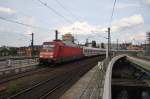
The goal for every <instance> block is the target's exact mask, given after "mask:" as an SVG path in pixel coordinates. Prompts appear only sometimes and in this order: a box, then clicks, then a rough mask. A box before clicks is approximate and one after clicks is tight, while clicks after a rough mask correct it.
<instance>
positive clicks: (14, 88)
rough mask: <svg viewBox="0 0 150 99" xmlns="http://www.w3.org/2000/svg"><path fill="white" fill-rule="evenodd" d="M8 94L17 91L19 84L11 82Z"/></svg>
mask: <svg viewBox="0 0 150 99" xmlns="http://www.w3.org/2000/svg"><path fill="white" fill-rule="evenodd" d="M6 92H7V93H8V94H13V93H16V92H17V85H16V84H10V85H9V86H8V88H7V91H6Z"/></svg>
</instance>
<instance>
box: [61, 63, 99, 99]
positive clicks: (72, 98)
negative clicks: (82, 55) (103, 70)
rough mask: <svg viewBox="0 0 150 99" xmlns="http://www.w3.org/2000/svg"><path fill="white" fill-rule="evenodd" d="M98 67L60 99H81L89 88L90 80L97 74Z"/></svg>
mask: <svg viewBox="0 0 150 99" xmlns="http://www.w3.org/2000/svg"><path fill="white" fill-rule="evenodd" d="M97 67H98V66H97V65H96V66H95V67H93V68H92V69H91V70H90V71H88V72H87V73H86V74H85V75H84V76H83V77H82V78H80V79H79V80H78V81H77V82H76V83H75V84H74V85H73V86H72V87H71V88H70V89H69V90H68V91H66V93H65V94H64V95H63V96H61V97H60V99H80V96H81V95H82V93H83V92H84V91H85V90H86V88H87V87H88V85H89V83H90V80H91V79H92V77H93V75H94V73H95V72H96V69H97Z"/></svg>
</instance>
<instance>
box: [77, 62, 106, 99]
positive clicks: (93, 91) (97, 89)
mask: <svg viewBox="0 0 150 99" xmlns="http://www.w3.org/2000/svg"><path fill="white" fill-rule="evenodd" d="M107 66H108V60H104V61H103V62H98V65H97V67H96V68H97V69H96V71H95V73H94V74H93V77H92V78H91V80H90V82H89V83H88V86H87V87H86V89H85V90H84V91H83V92H82V94H81V96H80V97H79V99H102V94H103V86H104V78H105V72H106V69H107Z"/></svg>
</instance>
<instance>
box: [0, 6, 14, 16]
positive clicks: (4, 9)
mask: <svg viewBox="0 0 150 99" xmlns="http://www.w3.org/2000/svg"><path fill="white" fill-rule="evenodd" d="M0 13H6V14H14V13H16V10H15V9H12V8H8V7H0Z"/></svg>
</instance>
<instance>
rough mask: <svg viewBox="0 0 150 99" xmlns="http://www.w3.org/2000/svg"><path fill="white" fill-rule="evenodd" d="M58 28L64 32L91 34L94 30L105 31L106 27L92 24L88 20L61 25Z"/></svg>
mask: <svg viewBox="0 0 150 99" xmlns="http://www.w3.org/2000/svg"><path fill="white" fill-rule="evenodd" d="M58 30H59V31H60V32H61V33H62V34H65V33H73V34H74V33H75V34H80V35H87V34H91V33H92V31H97V32H104V31H105V30H104V28H102V27H101V26H98V25H91V24H89V23H88V22H79V21H77V22H75V23H73V24H72V25H68V26H62V27H59V28H58Z"/></svg>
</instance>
